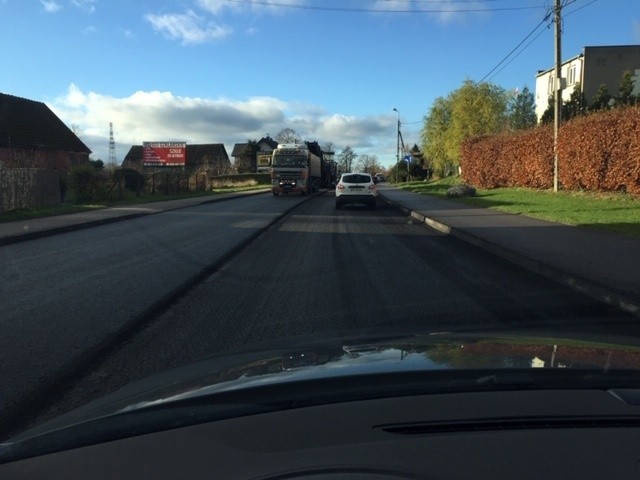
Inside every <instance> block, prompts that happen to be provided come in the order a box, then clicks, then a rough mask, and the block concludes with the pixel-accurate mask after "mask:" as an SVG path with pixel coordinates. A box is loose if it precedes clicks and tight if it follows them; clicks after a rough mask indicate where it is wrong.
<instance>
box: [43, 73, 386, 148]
mask: <svg viewBox="0 0 640 480" xmlns="http://www.w3.org/2000/svg"><path fill="white" fill-rule="evenodd" d="M49 107H50V108H51V109H52V110H53V111H54V112H55V113H56V115H58V116H59V117H60V118H61V119H62V121H63V122H65V124H66V125H77V126H78V127H79V129H80V131H81V132H82V134H81V138H82V140H83V141H84V142H85V144H86V145H87V146H88V147H89V148H90V149H91V150H92V151H93V152H94V153H93V156H94V158H101V159H103V160H105V159H106V158H108V155H109V152H108V149H109V122H113V126H114V136H115V140H116V141H117V146H116V148H117V151H116V153H117V156H118V160H119V161H122V159H123V158H124V156H125V155H126V153H127V151H128V150H129V148H130V147H131V145H141V144H142V142H144V141H153V140H166V141H169V140H179V141H186V142H187V143H223V144H224V145H225V147H226V148H227V152H229V153H230V152H231V150H232V149H233V145H234V144H235V143H241V142H245V141H247V139H256V140H257V139H260V138H262V137H263V136H264V135H266V134H267V133H269V134H270V135H271V136H275V135H276V134H277V133H278V132H279V131H280V130H282V129H283V128H285V127H290V128H293V129H295V130H296V131H297V132H298V133H299V134H300V135H301V136H302V137H303V138H304V139H305V140H309V141H314V140H315V141H318V142H320V144H324V143H326V142H332V143H333V144H334V145H336V146H337V147H338V148H343V147H344V146H346V145H350V146H351V147H353V148H360V149H371V150H369V151H367V152H366V153H380V148H386V147H387V145H386V144H387V143H389V145H391V143H393V145H392V147H393V148H395V117H393V116H392V115H391V116H390V115H386V116H380V117H366V118H360V117H356V116H347V115H338V114H326V112H325V110H324V109H323V108H322V107H319V106H316V105H308V104H304V105H303V104H298V103H295V102H293V103H290V102H286V101H284V100H280V99H277V98H273V97H250V98H247V99H243V100H233V99H228V98H215V99H209V98H197V97H180V96H176V95H174V94H172V93H171V92H160V91H138V92H135V93H133V94H131V95H129V96H126V97H120V98H119V97H113V96H109V95H104V94H100V93H96V92H89V93H84V92H83V91H82V90H81V89H80V88H79V87H78V86H76V85H74V84H71V85H70V86H69V88H68V90H67V92H65V94H64V95H61V96H59V97H58V98H56V99H55V100H54V101H53V102H51V103H50V104H49ZM391 140H393V142H391ZM390 148H391V147H390Z"/></svg>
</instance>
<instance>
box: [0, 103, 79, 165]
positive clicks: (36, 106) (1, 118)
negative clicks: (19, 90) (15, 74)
mask: <svg viewBox="0 0 640 480" xmlns="http://www.w3.org/2000/svg"><path fill="white" fill-rule="evenodd" d="M0 147H5V148H42V149H54V150H63V151H66V152H74V153H87V154H88V153H91V150H90V149H89V147H87V146H86V145H85V144H84V143H83V142H82V140H80V139H79V138H78V137H77V136H76V134H75V133H73V132H72V131H71V129H70V128H69V127H67V126H66V125H65V124H64V122H63V121H62V120H60V119H59V118H58V117H57V116H56V114H55V113H53V112H52V111H51V110H50V109H49V107H47V106H46V105H45V104H44V103H42V102H36V101H34V100H28V99H26V98H21V97H15V96H13V95H7V94H6V93H0Z"/></svg>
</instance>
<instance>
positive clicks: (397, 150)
mask: <svg viewBox="0 0 640 480" xmlns="http://www.w3.org/2000/svg"><path fill="white" fill-rule="evenodd" d="M393 111H394V112H396V113H397V114H398V130H397V131H396V182H397V181H398V176H399V174H400V171H399V167H398V165H399V164H400V112H399V111H398V109H397V108H394V109H393Z"/></svg>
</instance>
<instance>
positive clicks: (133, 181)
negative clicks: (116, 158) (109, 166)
mask: <svg viewBox="0 0 640 480" xmlns="http://www.w3.org/2000/svg"><path fill="white" fill-rule="evenodd" d="M113 181H114V182H116V183H118V182H122V181H124V188H126V189H127V190H129V191H130V192H135V193H138V192H140V191H142V190H143V189H144V184H145V181H146V177H145V175H144V174H142V173H140V172H138V171H137V170H134V169H133V168H120V169H118V170H115V171H114V172H113Z"/></svg>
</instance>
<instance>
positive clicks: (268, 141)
mask: <svg viewBox="0 0 640 480" xmlns="http://www.w3.org/2000/svg"><path fill="white" fill-rule="evenodd" d="M261 143H266V144H267V145H268V146H269V147H271V149H272V150H275V149H276V148H278V142H277V141H276V140H274V139H273V138H271V137H270V136H269V135H267V136H266V137H262V138H261V139H260V140H258V145H260V144H261Z"/></svg>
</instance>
